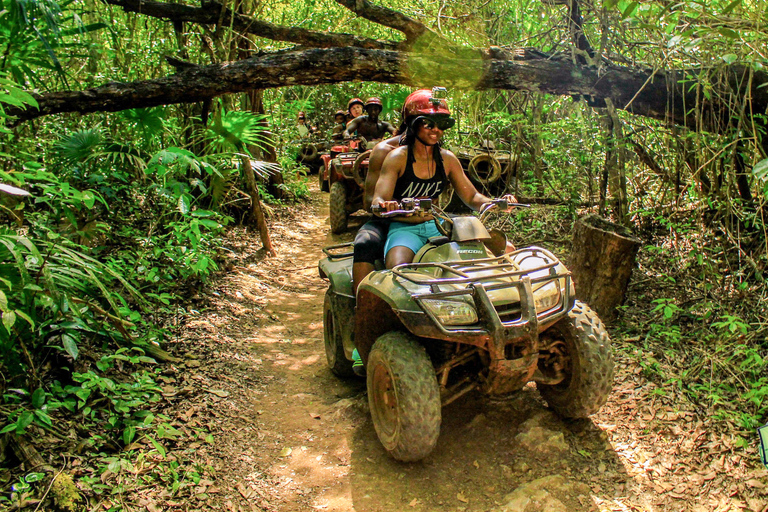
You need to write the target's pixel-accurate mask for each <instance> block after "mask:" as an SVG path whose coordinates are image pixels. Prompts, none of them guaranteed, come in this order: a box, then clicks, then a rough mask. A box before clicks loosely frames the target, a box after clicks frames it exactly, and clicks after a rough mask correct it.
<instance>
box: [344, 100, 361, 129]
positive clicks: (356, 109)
mask: <svg viewBox="0 0 768 512" xmlns="http://www.w3.org/2000/svg"><path fill="white" fill-rule="evenodd" d="M364 106H365V103H363V100H361V99H360V98H352V99H351V100H349V101H348V102H347V124H349V123H351V122H352V121H353V120H355V119H357V118H358V117H360V115H361V114H362V113H363V107H364Z"/></svg>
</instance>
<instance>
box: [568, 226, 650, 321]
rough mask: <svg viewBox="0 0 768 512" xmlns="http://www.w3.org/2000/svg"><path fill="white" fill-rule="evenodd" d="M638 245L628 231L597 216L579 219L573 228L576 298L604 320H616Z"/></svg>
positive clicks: (573, 264)
mask: <svg viewBox="0 0 768 512" xmlns="http://www.w3.org/2000/svg"><path fill="white" fill-rule="evenodd" d="M640 244H641V241H640V239H638V238H637V237H635V236H634V235H633V234H632V232H631V231H630V230H629V229H628V228H626V227H624V226H620V225H618V224H614V223H613V222H610V221H608V220H606V219H604V218H602V217H600V216H598V215H587V216H586V217H582V218H581V219H579V220H578V221H576V224H575V225H574V227H573V252H572V254H571V262H570V263H571V264H570V268H571V272H572V273H573V280H574V283H575V284H576V297H577V298H578V299H579V300H581V301H583V302H586V303H587V304H589V305H590V306H591V307H592V309H594V310H595V311H597V313H598V315H600V318H601V319H602V320H603V321H611V320H613V319H615V318H616V308H617V307H618V306H621V305H622V304H623V303H624V296H625V294H626V291H627V286H628V285H629V278H630V276H631V275H632V269H633V268H634V266H635V257H636V256H637V251H638V249H640Z"/></svg>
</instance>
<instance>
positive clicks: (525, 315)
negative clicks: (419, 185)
mask: <svg viewBox="0 0 768 512" xmlns="http://www.w3.org/2000/svg"><path fill="white" fill-rule="evenodd" d="M493 204H494V205H495V206H499V207H502V208H506V207H507V204H506V202H505V201H502V200H497V201H494V203H493ZM425 213H430V214H432V215H433V216H434V218H435V219H436V222H437V226H438V228H439V230H440V232H441V233H442V235H443V236H440V237H435V238H433V239H431V240H430V241H429V243H427V245H425V246H424V247H423V248H422V249H421V250H419V252H418V253H417V254H416V256H415V258H414V260H413V263H408V264H403V265H398V266H397V267H395V268H393V269H391V270H377V271H375V272H372V273H371V274H369V275H368V276H367V277H366V278H365V279H364V280H363V281H362V282H361V283H360V286H359V287H358V291H357V297H356V298H355V296H354V295H353V294H352V245H351V244H342V245H335V246H331V247H327V248H325V249H323V252H324V253H325V256H326V257H325V258H323V259H322V260H321V261H320V263H319V270H320V275H321V276H322V277H323V278H327V279H328V280H329V281H330V285H329V287H328V291H327V292H326V294H325V302H324V305H323V326H324V340H325V353H326V357H327V360H328V365H329V367H330V369H331V371H332V372H333V373H335V374H336V375H338V376H340V377H348V376H351V375H353V371H352V353H353V350H354V349H355V347H356V348H357V350H358V351H359V354H360V356H361V358H362V361H363V363H364V364H365V369H366V378H367V388H368V403H369V406H370V411H371V417H372V419H373V424H374V427H375V429H376V433H377V435H378V437H379V440H380V441H381V443H382V444H383V445H384V448H385V449H386V450H387V451H388V452H389V453H390V454H391V455H392V457H394V458H395V459H397V460H402V461H414V460H419V459H422V458H424V457H426V456H427V455H428V454H429V453H430V452H431V451H432V450H433V449H434V447H435V445H436V444H437V438H438V435H439V433H440V422H441V409H442V407H443V406H445V405H447V404H449V403H451V402H453V401H454V400H456V399H457V398H459V397H461V396H463V395H464V394H466V393H468V392H470V391H472V390H479V391H481V392H482V393H484V394H486V395H488V396H490V397H495V398H503V397H507V396H509V395H510V394H512V393H514V392H516V391H519V390H520V389H522V388H523V387H524V386H525V385H526V383H528V382H531V381H533V382H535V383H536V386H537V388H538V390H539V392H540V393H541V395H542V397H543V398H544V399H545V400H546V401H547V403H548V404H549V406H550V407H551V408H552V409H554V411H555V412H557V413H558V414H560V415H561V416H563V417H566V418H583V417H586V416H588V415H590V414H593V413H595V412H597V411H598V409H600V407H601V406H602V405H603V404H604V403H605V401H606V399H607V397H608V394H609V393H610V391H611V386H612V384H613V355H612V353H611V342H610V339H609V337H608V333H607V332H606V330H605V327H604V326H603V323H602V322H601V321H600V319H599V318H598V316H597V315H596V314H595V313H594V312H593V311H592V310H591V309H590V308H589V306H587V305H586V304H583V303H581V302H579V301H577V300H575V298H574V293H575V290H574V287H573V282H572V280H571V275H570V272H569V271H568V270H567V269H566V268H565V266H564V265H563V264H562V263H561V262H560V260H558V259H557V258H556V257H555V256H554V255H553V254H552V253H550V252H549V251H547V250H546V249H542V248H540V247H527V248H524V249H519V250H515V251H513V252H509V253H506V254H505V252H504V251H505V246H506V237H505V236H504V235H503V233H501V232H499V231H496V230H494V231H493V232H489V231H488V230H487V229H486V228H485V226H484V224H483V221H484V219H485V216H486V214H487V211H486V212H484V213H483V214H481V216H480V217H479V218H478V217H475V216H472V215H467V216H458V217H449V216H448V215H446V214H445V213H444V212H443V211H442V210H441V209H439V208H437V207H436V206H433V205H432V203H431V201H429V200H421V201H419V200H403V202H402V209H401V210H396V211H394V212H388V213H387V214H386V215H387V216H390V215H423V214H425ZM356 305H357V308H355V306H356Z"/></svg>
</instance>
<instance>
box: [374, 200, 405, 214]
mask: <svg viewBox="0 0 768 512" xmlns="http://www.w3.org/2000/svg"><path fill="white" fill-rule="evenodd" d="M399 209H400V203H398V202H397V201H379V203H378V204H375V205H372V206H371V211H372V212H373V213H374V215H378V216H379V217H381V216H382V215H383V214H384V213H387V212H391V211H395V210H399Z"/></svg>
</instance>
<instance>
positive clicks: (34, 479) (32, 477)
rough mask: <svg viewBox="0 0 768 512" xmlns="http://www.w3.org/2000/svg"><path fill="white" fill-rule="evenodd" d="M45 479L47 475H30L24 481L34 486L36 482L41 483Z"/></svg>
mask: <svg viewBox="0 0 768 512" xmlns="http://www.w3.org/2000/svg"><path fill="white" fill-rule="evenodd" d="M43 478H45V473H30V474H28V475H27V476H25V477H24V481H25V482H27V483H28V484H32V483H35V482H39V481H40V480H42V479H43Z"/></svg>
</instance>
